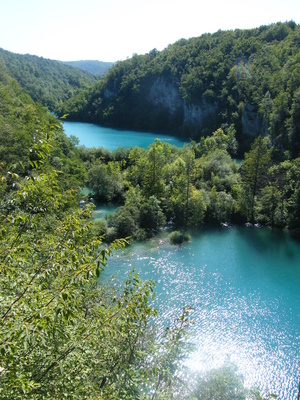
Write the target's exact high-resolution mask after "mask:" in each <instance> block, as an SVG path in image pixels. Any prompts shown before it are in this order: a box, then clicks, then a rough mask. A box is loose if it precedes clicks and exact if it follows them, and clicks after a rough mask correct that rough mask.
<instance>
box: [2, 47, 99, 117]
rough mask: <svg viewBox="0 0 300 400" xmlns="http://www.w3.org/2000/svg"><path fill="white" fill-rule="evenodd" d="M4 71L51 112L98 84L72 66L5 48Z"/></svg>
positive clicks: (91, 76) (85, 73)
mask: <svg viewBox="0 0 300 400" xmlns="http://www.w3.org/2000/svg"><path fill="white" fill-rule="evenodd" d="M0 71H3V72H5V73H6V74H7V75H9V76H10V77H12V78H14V79H16V80H17V81H18V82H19V84H20V85H21V86H22V87H23V88H24V89H25V90H26V92H27V93H28V94H29V95H30V96H31V98H32V99H33V100H34V101H38V102H40V103H42V104H43V105H45V106H48V107H49V108H50V110H54V109H55V107H56V106H57V105H58V104H59V103H60V102H63V101H66V100H67V99H69V98H70V97H72V96H74V95H75V94H76V93H77V92H78V90H79V89H85V88H88V87H89V86H91V85H92V84H93V83H94V82H95V81H96V80H97V78H96V77H95V75H93V74H91V73H88V72H86V71H82V70H81V69H78V68H73V67H71V66H70V65H65V64H62V63H61V62H58V61H53V60H49V59H45V58H43V57H37V56H32V55H29V54H25V55H24V54H15V53H11V52H9V51H6V50H3V49H1V48H0Z"/></svg>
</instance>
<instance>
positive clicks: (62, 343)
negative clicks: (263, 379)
mask: <svg viewBox="0 0 300 400" xmlns="http://www.w3.org/2000/svg"><path fill="white" fill-rule="evenodd" d="M299 38H300V36H299V27H298V26H297V25H296V24H294V23H292V22H289V23H286V24H274V25H271V26H269V27H261V28H258V29H256V30H251V31H232V32H217V33H216V34H214V35H204V36H201V37H200V38H195V39H191V40H188V41H186V40H181V41H179V42H177V43H175V44H174V45H172V46H169V47H168V48H167V49H166V50H164V51H162V52H157V51H152V52H150V53H149V54H147V55H145V56H134V57H133V58H132V59H130V60H126V61H124V62H120V63H117V65H116V66H114V67H113V68H112V69H111V70H110V72H109V73H108V74H107V75H106V76H105V77H104V78H103V79H102V80H99V81H97V83H96V84H95V85H94V86H90V85H91V84H92V83H93V82H94V81H95V78H94V77H92V78H91V77H90V75H88V74H85V73H83V75H80V74H81V72H78V71H77V70H76V69H75V68H71V67H67V66H62V65H61V64H60V63H56V62H50V61H47V60H43V59H39V58H36V57H33V58H31V56H18V55H13V54H12V53H9V52H5V51H1V52H0V171H1V181H0V182H1V184H0V193H1V196H0V219H1V223H0V313H1V322H0V354H1V357H0V398H1V399H12V398H13V399H26V398H28V399H41V398H43V399H53V398H69V399H81V398H88V399H126V400H127V399H141V400H148V399H149V400H150V399H152V400H154V399H158V400H162V399H186V400H197V399H205V398H215V399H219V400H221V399H222V400H227V399H228V400H229V399H233V398H234V399H241V400H245V399H253V400H255V399H256V400H259V399H260V400H262V398H261V396H260V394H259V392H258V391H257V390H249V389H246V388H245V387H244V384H243V378H242V377H241V376H240V375H239V374H238V373H237V371H236V369H235V368H234V366H232V365H230V364H228V365H224V367H223V368H221V369H220V370H213V371H210V372H208V373H207V374H206V375H201V376H197V375H195V376H192V374H191V372H190V371H186V370H184V369H182V363H181V362H182V361H183V360H184V357H185V356H186V354H188V352H189V349H190V341H189V334H190V329H189V327H190V325H191V319H190V318H191V316H190V315H192V314H191V313H192V310H190V309H189V308H184V309H183V310H182V314H181V315H178V318H177V319H176V320H175V321H174V323H173V324H169V325H168V327H166V329H165V330H164V331H163V332H157V331H156V329H155V318H156V316H157V310H155V309H154V308H153V303H152V299H153V296H154V293H155V284H154V282H152V281H141V280H140V278H139V276H138V275H137V274H136V273H135V271H134V270H133V271H132V273H131V274H130V275H129V277H128V280H127V281H126V282H124V284H123V285H121V286H120V287H116V286H113V285H110V283H109V282H108V283H104V282H103V280H102V271H103V269H104V268H106V266H107V265H109V257H110V256H111V255H112V254H113V252H114V251H116V250H117V249H120V248H122V247H124V246H126V245H128V242H129V240H145V239H148V238H149V237H151V236H153V235H155V234H156V233H157V232H158V231H159V230H161V229H163V228H165V227H166V226H168V227H169V228H170V230H171V231H173V233H174V232H175V233H176V232H177V233H176V235H173V236H172V237H171V239H172V240H173V242H174V243H176V242H178V241H181V240H188V232H189V229H190V228H195V227H198V226H201V225H204V224H218V225H219V224H220V223H227V224H230V223H246V222H248V223H258V224H263V225H267V226H270V227H278V228H281V229H289V230H290V231H291V232H293V233H295V234H297V232H299V227H300V157H299V143H300V142H299V140H300V138H299V118H300V89H299V76H300V74H299V63H298V65H297V60H298V61H299V43H300V42H299ZM225 43H227V47H226V46H225ZM224 46H225V47H224ZM192 49H194V50H193V51H194V53H193V52H192ZM225 49H227V50H225ZM193 54H194V56H195V57H192V55H193ZM263 55H265V58H264V57H263ZM271 55H272V57H271ZM239 57H241V58H239ZM246 57H247V58H246ZM297 57H298V58H297ZM201 60H202V64H201V62H200V61H201ZM221 60H223V61H222V62H223V72H222V73H221V66H222V62H221ZM247 60H248V61H247ZM247 62H249V64H247ZM48 63H49V64H48ZM46 65H49V76H50V78H49V80H47V79H46V77H44V78H43V76H44V75H43V72H42V71H44V73H45V75H47V73H46V70H43V68H44V66H46ZM23 68H24V71H25V72H24V73H23ZM56 68H57V69H56ZM61 68H62V69H61ZM64 68H66V69H64ZM50 70H51V71H52V72H51V73H50ZM33 71H35V72H34V73H33ZM68 71H69V72H68ZM73 72H74V74H75V75H72V74H73ZM68 73H70V75H68ZM78 74H79V75H78ZM39 75H40V79H38V78H39ZM33 76H35V78H33ZM67 76H69V78H67ZM72 76H73V77H74V80H75V82H77V84H74V82H73V83H72V84H70V82H69V81H68V79H72V78H71V77H72ZM75 77H77V78H78V80H77V78H75ZM80 77H82V78H80ZM85 79H86V80H85ZM90 79H91V80H90ZM64 80H65V83H66V86H64V84H63V82H64ZM67 82H69V83H68V84H67ZM153 82H154V83H153ZM155 82H156V83H155ZM39 85H41V86H39ZM42 85H44V86H42ZM55 85H58V86H59V88H57V87H56V86H55ZM213 85H214V86H213ZM42 88H44V90H45V91H44V92H43V89H42ZM65 88H66V91H67V94H65V93H63V91H64V89H65ZM79 88H80V89H82V88H85V89H84V91H83V92H82V91H81V92H80V93H78V96H75V97H72V98H71V99H70V100H69V101H68V102H66V103H64V105H63V107H60V109H61V111H63V110H64V111H68V112H70V114H71V116H72V117H73V118H78V119H80V118H83V119H89V120H97V118H98V117H97V115H98V116H102V117H101V118H103V119H102V120H99V121H100V122H102V123H106V124H113V123H114V124H115V125H122V126H123V125H124V126H125V125H127V120H126V119H124V118H125V114H126V113H125V111H126V110H127V111H128V112H129V115H127V114H126V115H127V116H126V118H129V119H130V121H131V124H132V125H131V126H133V127H138V126H139V127H142V128H149V129H152V128H153V126H155V128H156V129H165V128H166V129H173V126H174V127H175V125H176V121H175V120H176V118H177V123H178V125H177V129H176V130H178V132H179V131H180V132H182V133H183V134H186V135H188V136H193V140H191V141H189V143H188V144H186V145H185V146H184V147H183V148H176V147H174V146H171V145H169V144H168V143H162V142H161V141H160V140H156V141H155V142H154V143H153V144H151V145H150V146H149V147H148V149H141V148H138V147H135V148H130V149H125V148H119V149H117V150H115V151H113V152H111V151H108V150H106V149H103V148H97V149H96V148H94V149H85V148H83V147H78V146H77V140H76V138H74V137H71V138H67V137H66V135H65V134H64V132H63V122H62V120H61V119H57V118H56V117H55V116H54V115H53V114H51V113H50V112H49V109H48V108H47V107H46V106H45V105H48V106H49V107H50V109H51V110H53V108H52V107H56V108H57V109H58V108H59V107H58V104H59V103H60V102H61V101H62V100H65V99H66V98H68V97H70V96H72V95H73V94H74V93H75V92H76V91H77V90H78V89H79ZM174 88H175V89H176V90H175V89H174ZM209 88H210V89H209ZM221 88H222V89H221ZM204 89H205V90H204ZM177 90H178V93H180V96H181V97H180V99H181V100H180V101H182V102H183V109H186V110H190V112H191V115H192V114H193V112H192V110H195V113H194V114H193V115H196V116H197V115H198V114H197V112H198V111H199V110H200V109H201V107H203V105H204V104H206V106H207V107H208V109H210V110H212V109H213V110H214V111H213V114H212V115H210V116H209V115H206V116H205V118H204V117H203V119H202V120H201V123H200V122H199V119H197V118H198V117H195V121H194V122H195V123H194V124H192V123H191V125H189V126H188V125H184V123H183V119H182V118H183V116H182V112H181V111H180V110H179V112H178V115H177V116H176V117H175V114H176V113H175V111H174V118H173V117H172V113H170V112H169V111H170V108H169V109H168V110H166V109H165V108H164V107H163V104H162V103H157V106H158V108H160V109H161V114H160V115H158V114H157V112H156V111H155V109H154V108H151V107H150V106H151V104H152V105H153V104H154V105H155V102H156V101H158V99H161V101H167V102H168V104H169V105H170V107H171V108H172V107H173V106H174V107H175V106H176V104H177V102H176V101H175V100H174V99H175V97H176V96H177V94H176V96H175V95H174V93H177V92H176V91H177ZM60 91H62V92H61V94H60ZM149 91H150V92H149ZM46 93H47V94H48V95H49V101H46V100H47V96H46ZM147 93H148V94H147ZM149 93H150V94H149ZM166 93H168V96H169V97H168V96H166ZM173 95H174V96H175V97H172V96H173ZM64 96H65V97H64ZM99 96H100V97H99ZM101 96H103V97H101ZM149 96H150V98H149ZM151 96H152V97H151ZM170 96H171V99H173V100H174V101H173V100H172V101H171V102H170ZM167 97H168V99H169V100H167ZM176 98H177V97H176ZM155 99H156V100H155ZM221 100H222V102H221ZM223 100H224V102H223ZM143 102H144V103H143ZM146 104H147V106H146V107H145V105H146ZM178 104H179V103H178ZM144 107H145V109H144ZM176 107H177V106H176ZM176 107H175V108H176ZM76 110H77V111H76ZM101 110H102V111H101ZM174 110H175V109H174ZM197 110H198V111H197ZM75 111H76V112H75ZM94 111H95V113H94ZM96 111H97V112H96ZM104 111H105V112H104ZM146 111H149V115H147V116H146V114H145V112H146ZM167 111H168V112H167ZM141 112H142V113H141ZM86 113H87V114H86ZM97 113H98V114H97ZM245 113H246V114H245ZM249 113H250V114H249ZM138 114H139V116H137V115H138ZM250 115H251V116H252V117H253V118H252V117H251V118H250ZM166 116H167V117H166ZM96 117H97V118H96ZM144 117H145V118H146V119H144ZM94 118H96V119H94ZM129 119H128V120H129ZM97 121H98V120H97ZM138 121H139V124H142V125H141V126H140V125H139V124H138V123H137V122H138ZM204 121H205V127H204V125H203V126H202V123H203V124H204ZM148 122H149V124H150V125H149V126H147V123H148ZM165 123H166V125H164V124H165ZM151 124H152V125H151ZM197 124H198V125H197ZM245 126H248V128H249V127H250V126H251V127H253V126H257V130H252V128H251V130H250V131H251V132H250V133H251V134H250V133H249V134H247V132H246V131H245V130H244V129H245ZM249 129H250V128H249ZM174 131H175V128H174ZM244 150H246V152H245V154H244V157H243V161H242V162H241V163H239V162H237V161H236V159H235V158H236V157H237V154H238V152H240V153H241V152H243V151H244ZM83 187H88V188H89V189H90V190H91V193H90V195H89V196H88V197H84V195H83V194H82V191H81V188H83ZM91 195H92V196H93V198H94V199H97V200H101V201H112V202H115V203H117V204H119V205H120V207H119V208H118V209H117V211H116V213H115V214H114V215H111V216H109V217H107V219H103V220H101V221H94V220H93V218H92V216H93V204H92V202H90V201H89V197H90V196H91ZM83 200H85V203H84V206H83V207H79V204H80V202H81V201H83ZM158 337H159V338H160V339H159V340H157V338H158Z"/></svg>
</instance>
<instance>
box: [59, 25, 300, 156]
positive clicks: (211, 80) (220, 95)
mask: <svg viewBox="0 0 300 400" xmlns="http://www.w3.org/2000/svg"><path fill="white" fill-rule="evenodd" d="M299 65H300V25H297V24H296V23H295V22H294V21H289V22H286V23H276V24H271V25H269V26H261V27H258V28H255V29H247V30H241V29H236V30H234V31H218V32H216V33H214V34H204V35H202V36H200V37H195V38H191V39H188V40H185V39H181V40H179V41H177V42H176V43H174V44H172V45H169V46H168V47H167V48H166V49H164V50H163V51H157V50H156V49H154V50H152V51H150V52H149V53H148V54H145V55H135V56H134V57H132V58H130V59H128V60H125V61H121V62H117V63H116V64H115V65H114V66H113V67H112V68H111V69H110V70H109V72H108V73H107V75H105V77H104V78H103V79H102V80H101V81H98V82H97V83H95V84H94V85H93V87H92V88H90V89H89V90H88V91H85V92H82V93H79V94H78V96H77V97H76V96H75V97H73V98H71V99H70V100H69V101H68V102H67V103H65V104H63V105H62V107H61V109H60V112H63V113H68V114H69V116H70V119H74V120H80V121H91V122H96V123H100V124H102V125H107V126H115V127H120V128H129V129H138V130H151V131H165V132H172V133H179V134H181V135H182V136H184V137H186V138H194V139H199V138H200V137H202V136H206V135H210V134H211V133H212V132H214V131H215V130H216V129H218V128H219V127H222V128H223V129H225V130H226V129H228V128H229V127H230V126H232V127H233V128H234V129H235V131H236V137H237V140H238V142H239V150H240V152H241V153H242V154H243V152H244V151H245V150H248V149H249V148H250V145H251V143H252V142H253V141H254V139H255V138H256V137H257V136H259V135H260V134H262V135H267V134H268V135H270V138H271V140H272V143H273V144H275V145H276V148H277V149H278V152H279V153H280V154H283V152H284V151H285V150H289V151H290V152H291V154H293V156H297V155H298V154H299V151H300V111H299V110H300V67H299Z"/></svg>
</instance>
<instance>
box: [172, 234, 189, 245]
mask: <svg viewBox="0 0 300 400" xmlns="http://www.w3.org/2000/svg"><path fill="white" fill-rule="evenodd" d="M169 239H170V243H171V244H181V243H183V242H188V241H189V240H190V239H191V236H190V235H189V234H188V233H184V232H180V231H174V232H172V233H170V235H169Z"/></svg>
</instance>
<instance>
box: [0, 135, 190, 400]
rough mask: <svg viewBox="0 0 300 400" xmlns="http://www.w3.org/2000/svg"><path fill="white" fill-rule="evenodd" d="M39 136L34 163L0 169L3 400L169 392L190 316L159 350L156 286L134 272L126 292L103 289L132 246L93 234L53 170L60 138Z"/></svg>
mask: <svg viewBox="0 0 300 400" xmlns="http://www.w3.org/2000/svg"><path fill="white" fill-rule="evenodd" d="M58 128H59V127H58ZM35 136H36V139H35V140H34V141H33V142H32V147H30V149H29V150H31V151H29V154H31V153H34V154H35V157H34V160H29V161H28V162H25V161H24V162H21V163H20V164H19V165H18V166H16V165H15V164H13V165H10V166H8V165H5V164H3V165H2V170H1V172H2V173H1V177H2V179H1V183H0V192H1V203H0V226H1V229H0V315H1V322H0V354H1V358H0V398H1V399H12V398H13V399H26V398H28V399H40V398H43V399H53V398H56V397H58V398H63V397H64V398H69V399H79V398H89V399H95V398H99V399H101V398H103V399H108V398H111V399H147V398H154V397H155V396H156V395H159V393H164V394H166V393H170V392H171V391H172V390H173V388H174V386H173V385H174V382H175V381H176V365H177V362H178V360H179V359H180V354H181V352H182V351H183V349H184V343H183V340H184V332H185V331H186V328H187V327H188V325H189V311H188V310H184V311H183V313H182V315H181V316H180V317H179V318H178V320H177V322H176V323H175V325H174V327H172V326H171V327H170V329H168V330H166V331H165V335H164V336H163V339H162V341H161V342H159V343H158V342H157V341H156V339H155V336H154V334H152V333H151V330H150V329H149V328H150V327H149V322H150V319H153V318H155V316H156V313H157V311H156V310H155V309H154V308H153V306H152V304H151V302H150V301H151V299H152V298H153V296H154V294H153V288H154V283H153V282H152V281H145V282H142V281H141V280H140V278H139V276H138V275H137V274H135V273H134V271H133V272H132V273H131V274H130V275H129V276H128V279H127V280H126V282H124V283H123V284H121V286H120V287H117V288H113V287H111V286H110V285H108V284H104V283H103V282H102V271H103V269H104V267H105V266H106V264H107V260H108V257H109V256H111V254H112V250H115V249H118V248H121V247H123V246H124V245H125V244H126V241H125V240H117V241H115V242H114V243H112V244H111V245H110V246H103V244H102V238H99V237H97V238H95V237H94V235H92V234H91V231H90V228H91V223H90V217H91V209H90V208H89V207H84V208H83V209H80V208H79V207H78V200H77V195H76V190H74V189H73V188H72V187H71V188H70V187H69V184H70V183H67V182H66V180H65V179H64V178H62V176H64V175H65V172H63V170H62V171H57V170H55V169H54V168H53V166H52V165H51V162H52V155H53V151H54V152H55V148H56V145H55V141H56V136H55V129H54V131H53V132H52V135H49V134H46V133H43V132H42V131H41V130H39V129H36V130H35ZM9 167H11V168H9ZM15 168H19V169H20V171H23V173H22V174H17V173H16V172H14V170H15ZM75 182H76V181H75Z"/></svg>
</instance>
